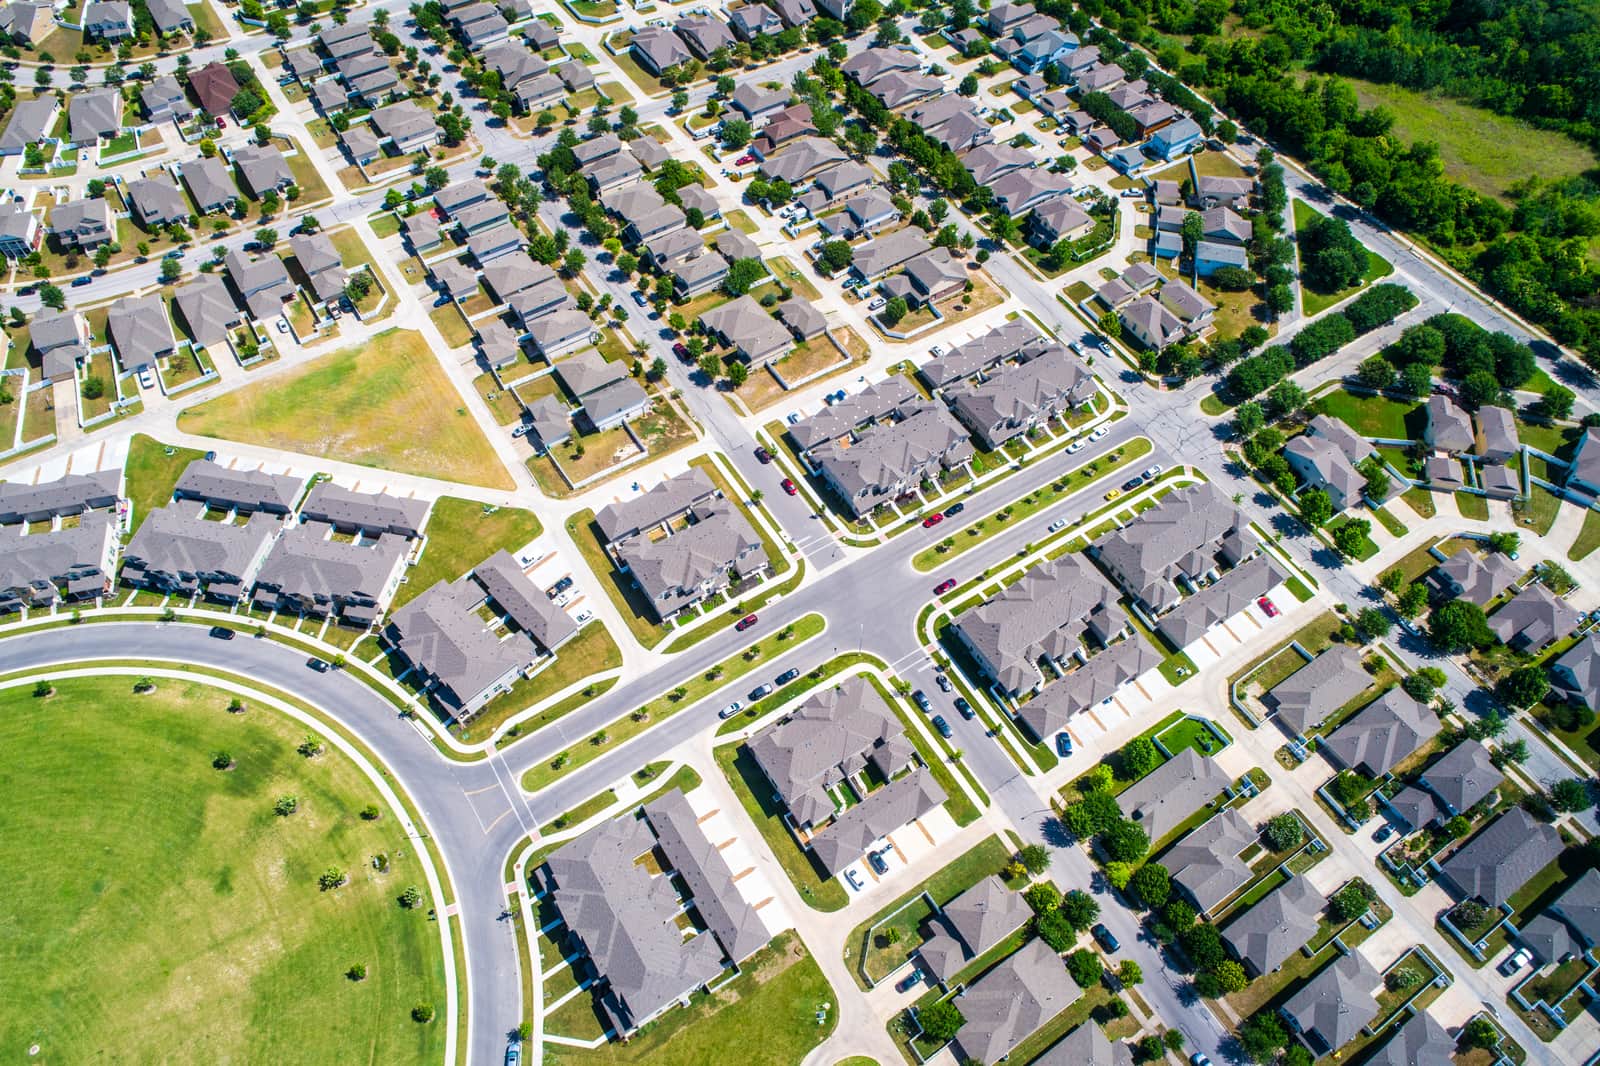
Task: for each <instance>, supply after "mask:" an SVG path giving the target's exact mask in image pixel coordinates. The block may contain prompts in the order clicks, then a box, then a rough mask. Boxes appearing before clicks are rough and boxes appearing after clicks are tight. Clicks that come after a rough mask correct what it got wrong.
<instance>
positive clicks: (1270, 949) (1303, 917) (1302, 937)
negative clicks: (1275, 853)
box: [1222, 877, 1327, 974]
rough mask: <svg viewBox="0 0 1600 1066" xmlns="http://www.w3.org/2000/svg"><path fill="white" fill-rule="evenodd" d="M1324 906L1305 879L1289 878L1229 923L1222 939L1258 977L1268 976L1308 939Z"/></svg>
mask: <svg viewBox="0 0 1600 1066" xmlns="http://www.w3.org/2000/svg"><path fill="white" fill-rule="evenodd" d="M1326 902H1327V901H1326V900H1324V899H1323V898H1322V897H1321V896H1320V895H1318V894H1317V891H1316V889H1314V888H1312V887H1311V882H1310V881H1309V880H1308V879H1307V878H1305V877H1291V878H1290V879H1289V880H1288V881H1286V882H1284V883H1283V884H1282V885H1279V886H1278V887H1277V888H1276V889H1274V890H1272V891H1271V892H1269V893H1267V894H1266V895H1265V896H1263V897H1262V898H1261V899H1260V901H1258V902H1257V903H1256V904H1255V905H1254V906H1252V907H1250V908H1249V909H1247V910H1246V911H1244V913H1242V914H1240V915H1239V916H1238V917H1236V918H1234V919H1233V920H1232V921H1230V922H1229V923H1228V924H1227V925H1226V926H1225V927H1224V928H1223V930H1222V938H1223V939H1224V940H1226V941H1227V942H1228V944H1229V945H1230V946H1231V947H1232V948H1233V950H1234V953H1235V954H1236V955H1238V956H1239V958H1240V959H1242V960H1244V961H1246V962H1248V963H1249V964H1250V965H1251V966H1252V967H1254V968H1255V972H1256V973H1257V974H1267V973H1271V972H1272V971H1274V970H1276V969H1277V968H1278V967H1280V966H1282V965H1283V964H1284V963H1285V962H1286V961H1288V959H1289V956H1291V955H1293V954H1294V953H1295V952H1296V951H1298V950H1299V949H1300V946H1301V945H1302V944H1304V943H1305V942H1306V941H1307V940H1308V939H1310V937H1311V931H1312V930H1313V929H1315V928H1316V924H1317V918H1318V916H1319V915H1320V914H1321V912H1322V908H1323V906H1324V904H1325V903H1326Z"/></svg>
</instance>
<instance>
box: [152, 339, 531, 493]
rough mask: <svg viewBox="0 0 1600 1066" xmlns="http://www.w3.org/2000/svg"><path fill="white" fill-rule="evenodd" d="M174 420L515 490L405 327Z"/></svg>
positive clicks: (207, 432)
mask: <svg viewBox="0 0 1600 1066" xmlns="http://www.w3.org/2000/svg"><path fill="white" fill-rule="evenodd" d="M178 424H179V425H180V426H181V427H182V428H183V429H185V430H187V431H188V432H191V433H198V434H201V435H203V436H207V437H220V438H225V439H228V440H238V441H244V442H246V443H248V444H261V445H266V446H268V447H272V448H282V449H283V450H285V451H291V452H301V453H303V454H306V455H315V456H321V457H324V458H328V459H336V460H341V461H343V462H347V463H358V464H360V465H362V466H375V467H382V468H385V469H389V470H398V471H400V472H401V473H406V474H420V475H423V476H426V477H436V478H441V479H443V480H446V481H461V482H465V483H467V484H472V485H484V486H487V487H489V488H496V489H510V488H512V487H514V486H513V483H512V481H511V478H510V476H509V475H508V474H507V473H506V470H505V468H504V467H503V466H502V465H501V464H500V461H499V459H498V458H496V456H495V454H494V449H492V448H491V447H490V446H489V442H488V441H487V440H486V439H485V438H484V436H483V433H482V432H481V431H480V430H479V429H478V426H477V423H476V422H474V421H473V419H472V416H471V415H470V414H468V413H467V408H466V406H465V404H463V403H462V402H461V399H460V397H459V396H458V395H457V394H456V391H455V386H454V385H452V384H451V383H450V379H449V378H447V377H445V375H444V371H443V370H442V369H441V368H440V367H439V364H438V362H437V360H435V359H434V357H433V353H432V352H430V351H429V350H428V348H427V345H426V344H425V343H424V342H423V340H422V336H421V335H420V334H418V333H413V332H410V331H408V330H391V331H389V332H387V333H380V334H379V335H378V336H377V337H375V338H374V339H373V340H372V341H370V342H369V343H367V344H366V345H363V346H362V347H360V348H347V349H345V350H344V351H340V352H334V353H333V354H332V355H327V356H324V357H323V358H321V359H318V360H316V361H314V362H312V363H310V364H308V365H307V366H305V367H304V368H303V369H300V370H297V371H295V372H294V373H292V374H289V375H286V376H284V377H281V378H277V379H275V380H273V381H270V382H262V383H261V384H258V385H251V386H249V387H247V388H243V389H239V390H238V391H236V392H231V393H229V394H227V395H226V396H219V397H218V398H217V399H215V400H210V401H208V402H206V403H203V404H200V405H199V406H197V407H191V408H189V409H188V410H187V411H184V412H183V414H181V415H180V416H179V417H178Z"/></svg>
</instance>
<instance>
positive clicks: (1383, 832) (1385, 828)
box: [1372, 822, 1394, 844]
mask: <svg viewBox="0 0 1600 1066" xmlns="http://www.w3.org/2000/svg"><path fill="white" fill-rule="evenodd" d="M1393 835H1394V826H1392V825H1390V824H1389V823H1388V822H1384V823H1383V824H1382V825H1380V826H1378V831H1377V832H1376V833H1373V834H1372V840H1373V842H1374V843H1377V844H1382V843H1383V842H1384V841H1385V840H1388V839H1389V838H1390V837H1391V836H1393Z"/></svg>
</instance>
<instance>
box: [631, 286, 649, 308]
mask: <svg viewBox="0 0 1600 1066" xmlns="http://www.w3.org/2000/svg"><path fill="white" fill-rule="evenodd" d="M633 302H634V303H636V304H638V305H639V306H640V307H643V306H644V305H645V304H646V303H648V302H649V301H648V300H646V299H645V298H644V293H642V292H640V291H639V290H637V289H635V290H634V291H633Z"/></svg>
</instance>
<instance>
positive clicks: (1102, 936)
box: [1089, 922, 1122, 954]
mask: <svg viewBox="0 0 1600 1066" xmlns="http://www.w3.org/2000/svg"><path fill="white" fill-rule="evenodd" d="M1089 932H1090V934H1092V935H1093V936H1094V942H1095V943H1096V944H1099V945H1100V946H1101V947H1102V948H1104V949H1105V951H1106V953H1107V954H1114V953H1116V951H1117V950H1118V949H1120V948H1121V947H1122V945H1121V944H1119V943H1117V938H1116V937H1115V936H1113V935H1112V933H1111V930H1109V929H1107V928H1106V927H1105V926H1104V925H1102V924H1101V923H1099V922H1096V923H1095V924H1094V928H1093V929H1091V930H1089Z"/></svg>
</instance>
